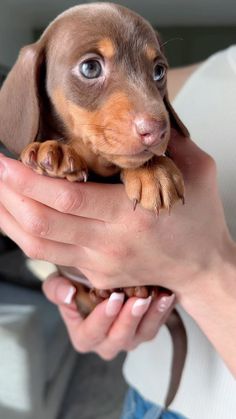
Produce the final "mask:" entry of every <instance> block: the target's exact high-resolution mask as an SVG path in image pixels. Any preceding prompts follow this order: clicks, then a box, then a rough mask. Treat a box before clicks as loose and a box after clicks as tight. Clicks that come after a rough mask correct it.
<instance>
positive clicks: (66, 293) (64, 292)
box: [57, 284, 76, 305]
mask: <svg viewBox="0 0 236 419" xmlns="http://www.w3.org/2000/svg"><path fill="white" fill-rule="evenodd" d="M75 293H76V288H75V287H73V285H65V284H61V285H59V287H58V289H57V297H58V299H59V300H60V301H61V302H62V303H64V304H67V305H69V304H71V302H72V300H73V297H74V295H75Z"/></svg>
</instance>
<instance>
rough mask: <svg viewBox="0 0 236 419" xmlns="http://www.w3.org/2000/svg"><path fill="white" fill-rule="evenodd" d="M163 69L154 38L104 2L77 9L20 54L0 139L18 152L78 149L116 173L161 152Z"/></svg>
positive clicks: (165, 112)
mask: <svg viewBox="0 0 236 419" xmlns="http://www.w3.org/2000/svg"><path fill="white" fill-rule="evenodd" d="M166 82H167V62H166V58H165V56H164V54H163V51H162V48H161V45H160V42H159V40H158V36H157V35H156V33H155V31H154V30H153V29H152V27H151V26H150V25H149V23H148V22H146V21H145V20H144V19H142V18H141V17H140V16H138V15H137V14H135V13H134V12H131V11H130V10H128V9H126V8H124V7H122V6H118V5H114V4H109V3H94V4H90V5H83V6H76V7H74V8H72V9H69V10H68V11H66V12H65V13H63V14H62V15H60V16H59V17H58V18H57V19H55V20H54V21H53V22H52V23H51V24H50V25H49V27H48V28H47V29H46V31H45V32H44V34H43V35H42V37H41V38H40V40H39V41H38V42H37V43H35V44H33V45H30V46H28V47H25V48H24V49H23V50H22V51H21V53H20V56H19V58H18V61H17V63H16V64H15V66H14V67H13V69H12V71H11V73H10V74H9V76H8V78H7V80H6V82H5V84H4V86H3V88H2V90H1V92H0V139H1V140H2V141H3V142H4V143H5V144H6V145H7V146H8V147H9V148H11V149H12V150H14V151H15V152H17V153H19V152H20V151H21V150H22V148H23V147H24V146H25V145H26V144H28V143H30V142H32V141H34V140H35V139H49V138H52V137H54V138H55V136H57V137H58V138H60V137H63V138H65V139H67V140H73V144H75V143H76V142H78V143H79V142H83V143H84V144H85V145H86V146H88V147H89V148H90V149H91V150H92V151H93V152H94V153H96V154H98V155H101V156H102V157H104V158H105V159H106V160H108V161H109V162H111V163H113V164H116V165H118V166H120V167H123V168H124V167H138V166H140V165H141V164H143V163H145V162H146V161H147V160H149V159H150V158H151V157H152V156H153V155H154V154H155V155H162V154H163V153H164V152H165V150H166V148H167V145H168V140H169V137H170V128H171V124H174V125H175V128H177V129H179V130H180V131H181V132H182V134H184V135H187V130H186V128H185V127H184V125H183V124H182V123H181V121H180V120H179V118H178V117H177V115H176V114H175V112H174V110H173V108H172V107H171V105H170V103H169V101H168V95H167V88H166Z"/></svg>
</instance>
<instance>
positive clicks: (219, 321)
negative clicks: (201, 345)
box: [181, 243, 236, 377]
mask: <svg viewBox="0 0 236 419" xmlns="http://www.w3.org/2000/svg"><path fill="white" fill-rule="evenodd" d="M181 302H182V305H183V307H184V309H185V310H186V311H187V312H188V314H190V315H191V317H192V318H193V319H194V320H195V321H196V323H197V324H198V326H199V327H200V328H201V329H202V331H203V332H204V333H205V335H206V336H207V338H208V339H209V341H210V342H211V343H212V345H213V346H214V347H215V349H216V350H217V352H218V353H219V354H220V356H221V357H222V359H223V360H224V361H225V363H226V364H227V366H228V367H229V369H230V371H231V372H232V374H233V375H234V376H235V377H236V358H235V349H236V245H235V244H233V243H231V246H229V248H228V254H227V257H226V258H225V260H224V261H222V266H221V268H218V269H217V270H216V271H215V272H211V273H207V274H206V277H205V278H203V280H202V281H200V282H198V283H195V284H194V287H193V290H192V292H190V293H187V294H186V295H184V296H183V297H182V298H181Z"/></svg>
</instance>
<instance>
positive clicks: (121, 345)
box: [111, 333, 128, 351]
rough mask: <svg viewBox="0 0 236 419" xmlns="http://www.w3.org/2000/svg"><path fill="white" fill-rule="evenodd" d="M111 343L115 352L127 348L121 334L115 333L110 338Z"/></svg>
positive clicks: (126, 343) (125, 339)
mask: <svg viewBox="0 0 236 419" xmlns="http://www.w3.org/2000/svg"><path fill="white" fill-rule="evenodd" d="M111 341H112V345H113V346H114V348H116V351H122V350H124V349H126V348H127V345H128V342H127V338H126V336H124V334H123V333H116V335H115V336H113V337H112V338H111Z"/></svg>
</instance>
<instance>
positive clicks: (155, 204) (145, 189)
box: [122, 156, 184, 213]
mask: <svg viewBox="0 0 236 419" xmlns="http://www.w3.org/2000/svg"><path fill="white" fill-rule="evenodd" d="M122 180H123V182H124V184H125V189H126V193H127V195H128V197H129V198H130V199H131V200H132V201H133V204H134V208H135V207H136V204H137V203H140V204H141V205H142V207H144V208H146V209H149V210H152V211H155V212H156V213H159V211H160V209H162V208H165V209H167V210H169V211H170V209H171V207H172V206H173V205H174V203H175V202H176V201H178V200H179V199H181V200H182V201H183V202H184V182H183V177H182V174H181V173H180V171H179V169H178V168H177V167H176V165H175V164H174V163H173V161H172V160H171V159H169V158H168V157H165V156H161V157H155V158H153V159H152V160H151V162H148V163H147V164H146V165H145V166H142V167H139V168H136V169H124V170H123V171H122Z"/></svg>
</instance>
